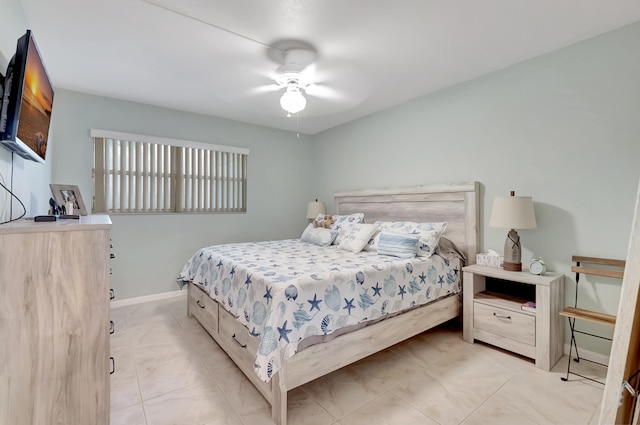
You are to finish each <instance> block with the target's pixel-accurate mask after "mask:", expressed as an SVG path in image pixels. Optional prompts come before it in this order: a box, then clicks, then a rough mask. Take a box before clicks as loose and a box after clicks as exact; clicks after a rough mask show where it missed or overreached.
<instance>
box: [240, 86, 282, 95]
mask: <svg viewBox="0 0 640 425" xmlns="http://www.w3.org/2000/svg"><path fill="white" fill-rule="evenodd" d="M281 88H282V86H279V85H278V84H265V85H263V86H257V87H252V88H250V89H248V94H261V93H273V92H276V91H278V90H280V89H281Z"/></svg>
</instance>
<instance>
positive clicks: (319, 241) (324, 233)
mask: <svg viewBox="0 0 640 425" xmlns="http://www.w3.org/2000/svg"><path fill="white" fill-rule="evenodd" d="M337 234H338V232H335V231H333V230H331V229H323V228H322V227H313V223H309V225H308V226H307V228H306V229H304V232H302V236H300V239H301V240H303V241H305V242H309V243H312V244H314V245H319V246H329V245H331V243H332V242H333V241H334V239H335V238H336V235H337Z"/></svg>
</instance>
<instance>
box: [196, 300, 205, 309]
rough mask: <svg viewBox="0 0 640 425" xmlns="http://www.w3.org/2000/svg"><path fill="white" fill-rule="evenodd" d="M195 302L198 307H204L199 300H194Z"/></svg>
mask: <svg viewBox="0 0 640 425" xmlns="http://www.w3.org/2000/svg"><path fill="white" fill-rule="evenodd" d="M196 304H198V307H200V308H205V307H204V306H203V305H202V304H200V300H196Z"/></svg>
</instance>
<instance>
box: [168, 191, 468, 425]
mask: <svg viewBox="0 0 640 425" xmlns="http://www.w3.org/2000/svg"><path fill="white" fill-rule="evenodd" d="M478 190H479V184H478V183H476V182H472V183H461V184H441V185H428V186H416V187H405V188H390V189H377V190H359V191H349V192H340V193H337V194H335V208H336V214H339V215H341V216H350V215H353V214H356V213H363V214H364V217H365V221H366V222H367V223H373V222H377V221H385V222H397V221H414V222H421V223H422V222H447V223H448V224H447V228H446V231H445V233H444V236H445V237H446V239H447V240H450V241H452V242H453V243H454V244H455V246H456V247H457V248H458V250H459V251H462V252H463V253H464V255H465V256H466V258H468V261H467V264H470V263H472V262H473V260H474V259H475V254H476V251H477V246H478V202H479V193H478ZM444 257H446V258H442V257H440V256H438V255H432V256H429V257H416V258H412V259H399V258H397V257H387V256H379V255H377V253H376V252H375V251H374V252H371V251H368V252H367V251H363V252H360V253H347V252H345V251H341V250H339V249H337V248H336V246H335V245H334V246H331V247H319V246H315V245H312V244H306V243H305V242H301V241H300V240H285V241H271V242H257V243H243V244H231V245H221V246H214V247H205V248H202V249H200V250H198V252H196V253H195V254H194V256H192V257H191V258H190V259H189V260H188V261H187V263H186V264H185V267H184V268H183V271H182V272H181V275H180V277H179V280H180V281H181V282H183V283H187V284H188V313H189V315H190V316H192V317H194V318H196V320H198V321H199V322H200V324H201V325H202V326H203V327H204V328H205V329H206V330H207V331H208V333H209V334H211V336H212V337H213V338H214V339H215V340H216V342H217V343H218V344H219V345H220V346H221V348H222V349H224V350H225V351H226V352H227V354H228V355H229V356H230V357H231V358H232V359H233V361H234V362H235V363H236V365H237V366H238V367H239V368H240V369H241V370H242V371H243V372H244V374H245V375H246V376H247V378H248V379H249V380H250V381H251V382H252V383H253V385H254V386H255V387H256V388H257V389H258V390H259V391H260V392H261V394H262V395H263V396H264V397H265V399H266V400H267V401H269V403H270V404H271V406H272V418H273V420H274V422H275V423H277V424H279V425H285V424H286V420H287V392H288V391H289V390H291V389H293V388H296V387H298V386H300V385H302V384H305V383H307V382H309V381H312V380H314V379H316V378H319V377H321V376H324V375H326V374H328V373H331V372H333V371H335V370H337V369H339V368H341V367H344V366H346V365H348V364H350V363H353V362H355V361H358V360H360V359H362V358H364V357H367V356H369V355H371V354H373V353H376V352H378V351H381V350H383V349H385V348H387V347H390V346H392V345H394V344H396V343H398V342H401V341H403V340H405V339H408V338H410V337H412V336H415V335H417V334H419V333H421V332H423V331H425V330H427V329H430V328H432V327H434V326H437V325H439V324H441V323H444V322H446V321H448V320H450V319H453V318H455V317H457V316H459V315H460V313H461V301H460V296H459V292H460V291H461V272H460V270H461V266H462V264H461V263H460V260H459V259H458V258H454V257H448V256H446V255H445V256H444ZM329 353H330V355H328V354H329Z"/></svg>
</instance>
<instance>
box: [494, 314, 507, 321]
mask: <svg viewBox="0 0 640 425" xmlns="http://www.w3.org/2000/svg"><path fill="white" fill-rule="evenodd" d="M493 315H494V316H495V317H496V318H498V319H507V320H511V316H505V315H504V314H499V313H493Z"/></svg>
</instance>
